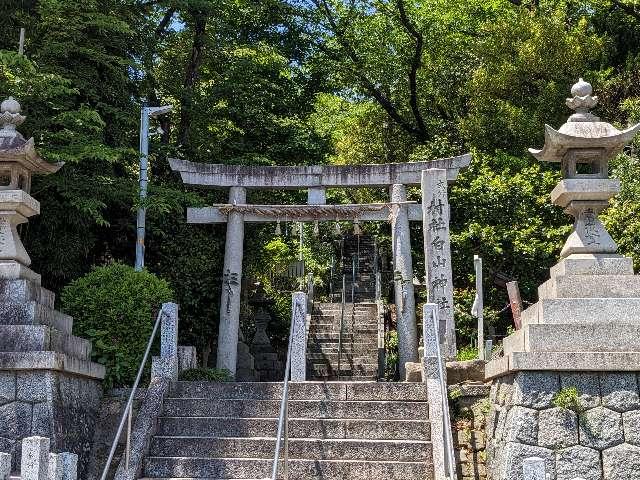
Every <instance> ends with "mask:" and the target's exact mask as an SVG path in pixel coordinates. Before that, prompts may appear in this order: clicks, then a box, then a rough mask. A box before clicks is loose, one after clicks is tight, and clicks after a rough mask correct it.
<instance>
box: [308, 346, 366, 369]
mask: <svg viewBox="0 0 640 480" xmlns="http://www.w3.org/2000/svg"><path fill="white" fill-rule="evenodd" d="M338 356H339V355H338V352H311V353H307V361H309V362H312V363H313V364H325V363H330V364H332V365H337V364H338ZM371 358H375V359H376V361H377V358H378V350H377V349H375V350H373V351H365V352H355V353H354V352H348V351H344V350H343V351H342V355H341V360H342V365H343V366H344V365H352V364H357V365H363V364H366V363H367V360H370V359H371Z"/></svg>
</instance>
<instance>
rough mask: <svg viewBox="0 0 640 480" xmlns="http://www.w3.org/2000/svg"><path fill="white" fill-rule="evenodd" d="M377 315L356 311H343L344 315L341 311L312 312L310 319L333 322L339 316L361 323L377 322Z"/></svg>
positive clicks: (338, 318)
mask: <svg viewBox="0 0 640 480" xmlns="http://www.w3.org/2000/svg"><path fill="white" fill-rule="evenodd" d="M377 317H378V315H371V314H368V313H367V314H364V313H363V314H360V313H357V314H355V315H353V314H352V313H351V312H346V311H345V312H344V317H343V316H342V314H341V312H339V311H338V312H336V314H331V315H329V314H326V313H320V314H317V313H314V314H313V315H312V316H311V321H312V322H319V323H333V322H335V321H338V322H339V321H340V319H341V318H344V320H349V321H351V322H355V323H362V322H371V323H377V322H378V318H377Z"/></svg>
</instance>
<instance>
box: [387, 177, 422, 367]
mask: <svg viewBox="0 0 640 480" xmlns="http://www.w3.org/2000/svg"><path fill="white" fill-rule="evenodd" d="M389 191H390V194H391V195H390V196H391V201H392V202H397V203H402V202H406V201H407V189H406V187H405V186H404V185H402V184H393V185H391V187H389ZM394 213H395V214H394V215H392V224H391V235H392V245H393V271H394V282H393V283H394V285H395V299H396V319H397V322H398V364H399V367H400V378H404V377H405V368H404V366H405V364H406V363H407V362H417V361H418V328H417V326H416V301H415V296H414V291H413V262H412V260H411V230H409V217H408V216H407V207H406V206H405V205H399V206H398V207H397V211H396V212H394Z"/></svg>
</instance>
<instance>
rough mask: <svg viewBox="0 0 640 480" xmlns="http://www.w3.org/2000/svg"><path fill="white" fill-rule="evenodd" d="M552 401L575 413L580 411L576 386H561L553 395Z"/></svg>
mask: <svg viewBox="0 0 640 480" xmlns="http://www.w3.org/2000/svg"><path fill="white" fill-rule="evenodd" d="M552 403H553V405H554V406H556V407H559V408H565V409H567V410H573V411H574V412H576V413H580V412H581V411H582V406H581V404H580V393H579V392H578V389H577V388H576V387H565V388H562V389H561V390H559V391H558V392H557V393H556V394H555V395H554V396H553V400H552Z"/></svg>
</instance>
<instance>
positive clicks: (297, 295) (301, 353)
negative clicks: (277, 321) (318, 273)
mask: <svg viewBox="0 0 640 480" xmlns="http://www.w3.org/2000/svg"><path fill="white" fill-rule="evenodd" d="M291 323H292V325H293V327H292V329H291V331H292V335H293V339H292V343H291V381H293V382H304V381H305V380H306V378H307V358H306V357H307V332H306V327H307V296H306V295H305V294H304V293H303V292H294V293H293V299H292V309H291Z"/></svg>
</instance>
